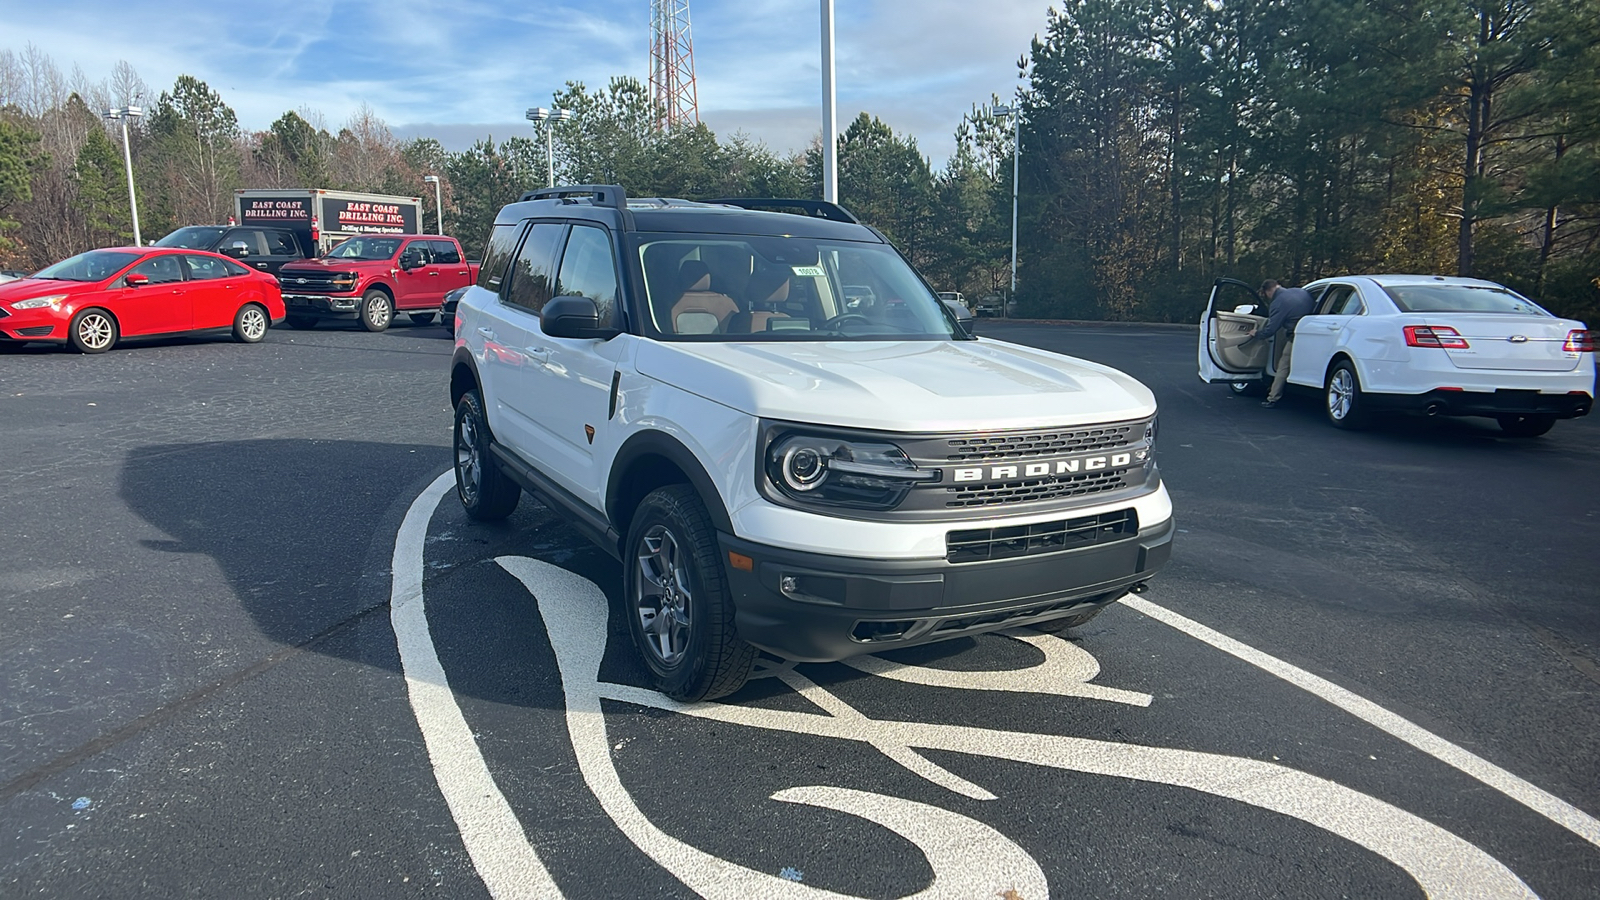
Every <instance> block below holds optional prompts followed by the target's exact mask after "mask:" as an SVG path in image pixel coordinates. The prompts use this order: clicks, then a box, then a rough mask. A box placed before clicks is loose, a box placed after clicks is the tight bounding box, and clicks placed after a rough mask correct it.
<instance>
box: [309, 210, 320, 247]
mask: <svg viewBox="0 0 1600 900" xmlns="http://www.w3.org/2000/svg"><path fill="white" fill-rule="evenodd" d="M320 240H322V229H321V228H320V227H318V226H317V217H316V216H312V217H311V245H312V246H316V243H317V241H320Z"/></svg>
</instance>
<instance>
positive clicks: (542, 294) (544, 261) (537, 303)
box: [500, 222, 567, 313]
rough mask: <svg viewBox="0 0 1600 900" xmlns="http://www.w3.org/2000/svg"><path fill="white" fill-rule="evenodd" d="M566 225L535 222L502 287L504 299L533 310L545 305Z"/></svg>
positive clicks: (502, 297)
mask: <svg viewBox="0 0 1600 900" xmlns="http://www.w3.org/2000/svg"><path fill="white" fill-rule="evenodd" d="M566 228H567V227H566V226H565V225H558V224H556V223H554V222H535V223H534V225H533V227H532V228H530V229H528V237H527V238H526V239H525V240H524V241H523V242H522V249H521V250H519V251H518V252H517V258H516V259H515V260H513V261H512V263H511V271H510V272H508V273H506V283H505V284H504V285H503V286H502V287H501V289H500V297H501V299H502V300H504V301H505V302H506V303H507V304H509V305H511V306H516V307H520V308H522V309H525V310H527V311H528V312H532V313H537V312H538V311H539V310H541V309H544V303H545V301H546V300H549V299H550V281H551V277H550V275H551V272H550V269H551V267H552V266H554V265H555V256H556V247H557V246H558V245H559V244H560V243H561V235H562V233H563V232H564V231H566Z"/></svg>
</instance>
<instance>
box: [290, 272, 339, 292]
mask: <svg viewBox="0 0 1600 900" xmlns="http://www.w3.org/2000/svg"><path fill="white" fill-rule="evenodd" d="M301 282H304V283H303V284H302V283H301ZM278 283H279V284H280V285H282V286H283V289H284V290H285V291H288V292H290V293H295V292H303V293H312V294H331V293H335V292H343V293H349V292H350V291H351V290H353V289H354V288H355V282H353V281H350V280H349V279H348V278H346V279H345V282H344V283H343V284H338V285H336V284H334V283H333V274H332V273H324V272H306V273H303V274H302V273H299V272H295V273H291V274H284V275H279V276H278Z"/></svg>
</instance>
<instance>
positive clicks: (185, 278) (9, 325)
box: [0, 247, 284, 353]
mask: <svg viewBox="0 0 1600 900" xmlns="http://www.w3.org/2000/svg"><path fill="white" fill-rule="evenodd" d="M283 317H284V311H283V297H282V295H280V294H279V293H278V281H277V279H275V278H273V277H272V276H271V275H268V274H267V273H265V272H257V271H255V270H253V269H247V268H245V267H244V266H241V265H239V264H238V263H236V262H234V261H233V260H231V259H228V258H227V257H225V256H221V255H218V254H216V253H205V252H201V251H197V250H184V249H181V248H166V247H112V248H109V249H106V250H90V251H89V252H88V253H80V254H78V255H77V256H74V257H72V258H70V259H64V260H62V261H61V262H58V263H56V264H55V265H53V266H50V267H49V268H46V269H43V270H41V271H39V272H36V273H34V274H33V275H30V276H28V277H27V278H23V279H21V280H19V281H12V282H8V283H6V284H0V349H3V348H5V347H7V346H13V347H14V346H20V345H21V344H24V343H27V342H29V341H49V342H53V343H68V344H71V345H72V347H73V348H74V349H76V350H78V351H79V352H81V353H104V352H105V351H107V350H110V349H111V348H112V347H114V346H116V344H117V341H119V340H121V339H122V338H128V337H149V336H153V335H171V334H189V333H193V332H204V331H213V330H216V331H221V330H223V329H231V330H232V332H233V337H234V339H235V340H238V341H242V342H244V343H246V344H254V343H256V342H257V341H259V340H261V339H262V338H263V337H265V336H266V334H267V329H268V328H270V327H271V326H272V325H273V324H274V323H276V322H279V321H282V319H283Z"/></svg>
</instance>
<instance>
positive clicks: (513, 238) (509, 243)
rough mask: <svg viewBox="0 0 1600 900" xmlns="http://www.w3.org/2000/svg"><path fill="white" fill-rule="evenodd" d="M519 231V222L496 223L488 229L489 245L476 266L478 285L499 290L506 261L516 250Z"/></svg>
mask: <svg viewBox="0 0 1600 900" xmlns="http://www.w3.org/2000/svg"><path fill="white" fill-rule="evenodd" d="M521 233H522V226H521V225H520V224H518V225H496V226H494V228H492V229H490V231H489V247H488V249H486V250H485V251H484V252H483V265H481V266H479V267H478V287H481V288H488V289H489V290H491V291H499V290H500V282H501V281H503V280H504V278H505V274H506V263H507V262H508V261H510V259H511V254H512V253H514V252H516V249H517V237H518V235H520V234H521Z"/></svg>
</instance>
